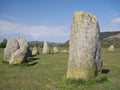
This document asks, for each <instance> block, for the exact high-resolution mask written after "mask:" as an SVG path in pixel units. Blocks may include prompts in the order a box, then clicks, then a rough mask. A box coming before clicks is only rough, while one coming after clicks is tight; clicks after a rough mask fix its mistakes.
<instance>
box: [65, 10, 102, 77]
mask: <svg viewBox="0 0 120 90" xmlns="http://www.w3.org/2000/svg"><path fill="white" fill-rule="evenodd" d="M99 33H100V30H99V25H98V21H97V18H96V17H95V16H93V15H91V14H89V13H86V12H82V11H81V12H75V13H74V16H73V22H72V27H71V35H70V42H69V44H70V47H69V60H68V68H67V78H74V79H78V78H80V79H90V78H92V77H94V76H95V75H97V74H99V73H100V72H101V66H102V60H101V44H100V39H99V38H100V35H99Z"/></svg>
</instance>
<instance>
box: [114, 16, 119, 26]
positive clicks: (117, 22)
mask: <svg viewBox="0 0 120 90" xmlns="http://www.w3.org/2000/svg"><path fill="white" fill-rule="evenodd" d="M112 24H119V25H120V17H118V18H115V19H113V20H112Z"/></svg>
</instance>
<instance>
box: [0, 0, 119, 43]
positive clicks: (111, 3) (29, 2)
mask: <svg viewBox="0 0 120 90" xmlns="http://www.w3.org/2000/svg"><path fill="white" fill-rule="evenodd" d="M75 11H85V12H88V13H91V14H93V15H95V16H96V17H97V19H98V21H99V26H100V31H101V32H105V31H120V0H0V39H3V38H6V39H11V38H17V37H20V36H24V37H25V38H26V39H27V40H28V41H34V40H38V41H49V42H65V41H67V40H68V39H69V37H70V27H71V23H72V17H73V14H74V12H75Z"/></svg>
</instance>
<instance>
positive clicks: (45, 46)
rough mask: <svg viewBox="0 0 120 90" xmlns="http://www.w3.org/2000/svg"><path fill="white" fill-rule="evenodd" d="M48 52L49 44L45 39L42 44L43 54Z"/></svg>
mask: <svg viewBox="0 0 120 90" xmlns="http://www.w3.org/2000/svg"><path fill="white" fill-rule="evenodd" d="M49 53H50V49H49V45H48V42H47V41H45V42H44V45H43V54H49Z"/></svg>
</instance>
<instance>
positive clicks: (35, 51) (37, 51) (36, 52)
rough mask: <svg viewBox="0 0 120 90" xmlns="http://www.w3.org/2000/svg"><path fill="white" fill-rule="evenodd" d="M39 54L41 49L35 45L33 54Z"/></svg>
mask: <svg viewBox="0 0 120 90" xmlns="http://www.w3.org/2000/svg"><path fill="white" fill-rule="evenodd" d="M37 54H39V50H38V48H37V47H34V48H33V50H32V55H37Z"/></svg>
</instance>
